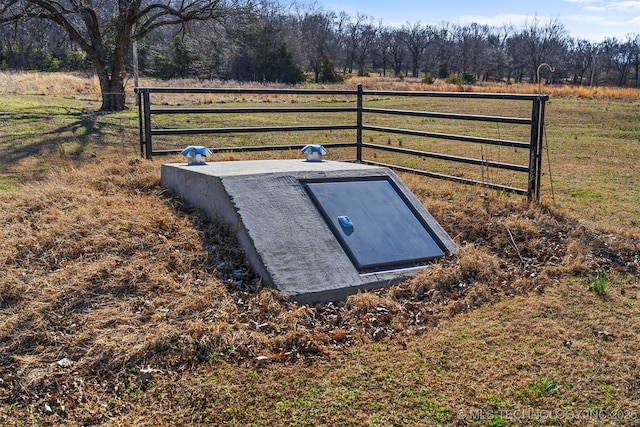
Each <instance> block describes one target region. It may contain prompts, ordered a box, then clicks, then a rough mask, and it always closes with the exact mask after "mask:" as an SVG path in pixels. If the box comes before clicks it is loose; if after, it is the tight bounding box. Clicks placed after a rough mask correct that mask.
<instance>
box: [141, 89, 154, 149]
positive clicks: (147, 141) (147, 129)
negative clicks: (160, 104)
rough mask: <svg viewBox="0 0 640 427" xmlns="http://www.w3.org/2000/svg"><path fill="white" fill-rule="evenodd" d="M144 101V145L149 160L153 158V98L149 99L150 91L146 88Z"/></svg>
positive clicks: (143, 94)
mask: <svg viewBox="0 0 640 427" xmlns="http://www.w3.org/2000/svg"><path fill="white" fill-rule="evenodd" d="M142 98H143V103H144V145H145V154H146V157H147V159H148V160H152V157H153V155H152V153H153V147H152V145H151V144H152V143H151V100H150V99H149V98H150V97H149V91H148V90H144V91H143V93H142Z"/></svg>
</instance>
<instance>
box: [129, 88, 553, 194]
mask: <svg viewBox="0 0 640 427" xmlns="http://www.w3.org/2000/svg"><path fill="white" fill-rule="evenodd" d="M135 92H136V96H137V101H138V106H139V107H138V114H139V124H140V134H139V137H140V154H141V156H143V157H146V158H147V159H152V157H153V156H154V155H163V154H177V153H180V151H181V150H177V149H169V150H166V149H165V150H154V146H153V143H154V137H155V136H168V135H199V134H202V135H207V134H209V135H211V134H243V133H263V132H307V131H325V130H326V131H334V130H336V131H338V130H339V131H355V135H354V136H355V141H352V142H329V143H325V144H322V145H323V146H325V147H339V148H349V147H353V148H355V161H357V162H360V163H366V164H372V165H381V166H386V167H390V168H394V169H397V170H402V171H407V172H412V173H417V174H420V175H423V176H428V177H433V178H439V179H445V180H450V181H455V182H461V183H465V184H473V185H482V186H486V187H488V188H492V189H496V190H500V191H506V192H511V193H517V194H522V195H526V196H527V197H528V199H529V200H535V201H539V199H540V181H541V175H542V173H541V168H542V143H543V132H544V113H545V103H546V102H547V101H548V100H549V96H548V95H535V94H504V93H474V92H419V91H379V90H364V88H363V86H362V85H361V84H359V85H358V86H357V89H356V90H310V89H251V88H238V89H233V88H160V87H156V88H152V87H138V88H135ZM152 94H169V95H172V94H176V95H177V94H241V95H268V96H278V95H292V96H310V95H320V96H342V97H347V98H350V99H353V100H354V101H355V106H346V107H334V106H332V107H289V106H287V107H268V108H260V107H252V108H232V107H230V108H204V107H203V108H194V107H175V108H168V107H155V106H153V107H152V102H151V95H152ZM371 97H378V98H379V97H390V98H396V97H420V98H456V99H463V100H465V99H482V100H504V101H508V102H512V101H513V102H518V101H525V102H530V103H531V114H530V116H529V117H506V116H490V115H484V114H461V113H444V112H434V111H416V110H406V109H390V108H374V107H368V106H367V107H365V101H367V99H375V98H371ZM367 102H372V101H367ZM250 113H263V114H306V113H314V114H320V115H321V114H326V113H340V114H354V115H355V120H354V122H351V123H343V124H304V125H286V126H244V127H200V128H162V127H158V126H154V125H152V117H154V116H170V115H180V114H181V115H185V114H186V115H210V116H213V115H223V114H240V115H243V114H250ZM365 114H366V115H367V117H369V116H371V117H379V116H396V117H399V116H402V117H414V118H422V119H441V120H457V121H467V122H485V123H496V124H506V125H516V126H518V125H524V126H528V127H529V132H528V134H529V140H528V141H519V140H509V139H503V138H487V137H482V136H470V135H457V134H449V133H442V132H430V131H424V130H418V129H404V128H397V127H388V126H378V125H375V124H367V123H365ZM363 131H369V132H374V133H377V134H396V135H407V136H412V137H418V138H430V139H432V140H448V141H456V142H464V143H471V144H483V145H486V146H497V147H513V148H514V149H522V150H528V162H527V164H514V163H508V162H501V161H490V160H487V159H484V158H473V157H466V156H460V155H453V154H443V153H437V152H432V151H424V150H418V149H412V148H403V147H394V146H390V145H382V144H376V143H373V142H366V143H365V142H363ZM304 145H306V144H288V145H287V144H282V145H254V146H238V147H208V148H209V149H210V150H211V151H212V152H214V153H216V152H217V153H219V152H256V151H268V150H291V149H300V148H302V147H304ZM364 149H367V150H371V151H373V152H375V151H381V152H386V153H396V154H402V155H407V156H413V157H419V158H422V159H435V160H439V161H445V162H453V163H460V164H467V165H477V166H480V167H483V168H492V169H498V170H500V169H501V170H508V171H511V172H516V173H522V174H527V177H526V178H527V179H526V181H527V188H519V187H515V186H510V185H502V184H499V183H494V182H489V181H487V180H484V179H483V180H477V179H469V178H465V177H461V176H455V175H451V174H445V173H438V172H434V171H429V170H424V169H421V168H415V167H407V166H402V165H400V164H393V163H383V162H379V161H376V160H374V159H375V155H374V157H373V158H365V157H364V155H363V151H364Z"/></svg>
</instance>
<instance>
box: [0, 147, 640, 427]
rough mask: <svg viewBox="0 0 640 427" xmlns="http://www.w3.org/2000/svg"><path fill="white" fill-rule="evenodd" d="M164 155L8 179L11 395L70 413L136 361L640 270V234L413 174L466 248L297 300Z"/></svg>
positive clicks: (244, 345)
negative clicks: (392, 276)
mask: <svg viewBox="0 0 640 427" xmlns="http://www.w3.org/2000/svg"><path fill="white" fill-rule="evenodd" d="M158 169H159V167H158V164H154V163H151V162H146V161H142V160H138V159H133V160H130V161H128V162H121V163H115V162H109V161H107V162H104V163H98V164H96V165H94V166H90V167H83V168H82V169H67V170H66V171H63V172H60V173H58V174H56V176H55V177H53V178H52V179H50V180H49V181H47V182H41V183H38V184H29V185H27V186H25V187H23V188H22V189H21V190H20V191H10V192H4V193H2V194H1V197H2V203H1V204H0V207H1V209H2V215H1V216H0V218H1V219H0V221H1V222H2V224H1V227H0V230H1V231H0V233H2V234H1V235H0V238H1V239H2V242H3V243H2V245H1V246H0V248H1V249H0V252H1V253H0V342H2V343H3V344H2V346H1V347H0V400H1V401H2V402H3V405H11V406H12V407H13V408H18V409H19V408H27V409H28V408H38V409H33V410H36V411H39V410H40V408H44V411H45V412H56V411H61V410H63V411H64V413H65V416H67V417H71V418H73V414H74V413H75V412H74V411H76V412H77V413H80V412H82V410H81V408H82V407H83V406H89V403H90V402H91V401H92V400H94V399H96V398H97V397H96V396H110V395H114V394H115V395H117V394H118V393H123V392H124V390H125V389H126V388H127V382H128V381H130V374H131V373H132V372H134V373H135V375H136V377H137V379H138V381H139V382H140V384H142V385H144V384H146V383H148V382H149V381H150V380H152V379H153V377H154V374H155V373H156V372H162V370H174V371H176V370H177V371H179V370H189V369H193V368H195V367H197V366H198V365H199V364H202V363H206V362H209V361H226V362H228V363H234V364H236V363H237V364H240V365H242V366H247V367H251V366H259V365H265V364H283V365H294V364H309V363H311V364H313V363H316V362H317V361H321V360H326V359H331V358H332V357H334V356H336V355H339V354H341V353H344V352H345V351H348V349H349V348H350V347H352V346H355V345H359V344H362V343H373V342H387V343H389V342H393V343H397V344H398V345H400V346H402V345H405V344H404V342H405V340H408V339H411V337H417V336H421V335H423V334H429V333H430V332H431V331H433V330H434V329H436V328H438V327H439V325H440V324H441V322H443V321H446V320H449V319H451V318H453V317H455V316H456V315H459V314H460V313H464V312H468V311H472V310H474V309H477V308H479V307H481V306H483V305H487V304H493V303H497V302H499V301H501V300H504V299H507V298H511V297H514V296H516V295H528V294H531V293H537V294H543V293H544V292H545V288H546V287H547V286H550V285H553V284H554V283H558V282H559V281H561V280H566V279H568V278H580V279H581V280H582V279H585V278H589V277H594V275H597V274H604V275H608V276H616V277H622V278H624V277H630V278H632V280H635V281H637V278H638V276H639V268H640V259H639V257H640V255H639V254H640V246H639V241H640V240H639V239H638V236H634V235H631V234H624V233H621V232H613V231H611V230H602V229H598V228H596V227H595V226H593V225H589V224H587V223H581V222H579V221H577V220H574V219H571V218H567V217H565V216H563V215H562V214H561V213H560V212H558V211H557V210H555V209H554V208H552V207H545V206H536V205H532V204H529V203H527V202H526V200H523V199H522V198H520V197H508V196H504V195H495V194H484V193H482V191H481V190H478V189H467V188H464V189H461V188H460V187H459V186H458V187H454V186H448V185H439V186H437V188H433V187H434V186H432V185H427V183H425V182H424V179H422V178H418V177H414V176H410V175H403V179H404V180H405V182H406V183H407V184H408V185H409V187H410V188H412V190H413V191H414V192H415V193H416V195H417V196H418V198H420V199H421V200H422V202H423V203H425V205H426V206H427V208H428V209H429V210H430V212H431V213H432V214H433V215H434V217H435V218H436V219H437V220H438V222H439V223H440V224H441V225H442V226H443V227H444V228H445V229H446V231H447V232H448V233H449V235H450V236H452V237H453V238H454V240H455V241H456V243H457V244H458V245H459V252H458V253H457V254H456V255H454V256H449V257H446V258H444V259H441V260H439V261H437V262H435V263H434V264H433V265H432V266H431V268H429V269H427V270H425V271H423V272H421V273H419V274H418V275H416V276H414V277H412V278H410V279H407V280H405V281H403V282H401V283H399V284H396V285H393V286H391V287H388V288H385V289H381V290H378V291H372V292H362V293H359V294H357V295H353V296H351V297H349V298H348V299H347V300H346V301H342V302H334V303H327V304H318V305H316V306H306V305H299V304H297V303H295V302H293V301H289V300H287V298H286V297H284V296H283V295H281V294H279V293H278V292H277V291H275V290H272V289H268V288H265V287H263V286H262V284H261V282H260V279H259V278H258V277H257V276H256V275H255V274H253V273H252V271H251V270H250V268H249V267H248V265H247V262H246V259H245V258H244V254H243V252H242V251H241V250H240V249H239V248H238V246H237V244H236V242H235V240H234V237H233V235H232V233H231V232H230V231H229V230H228V229H227V228H225V227H224V226H221V225H219V224H217V223H215V222H213V221H211V220H209V219H208V218H207V217H206V216H205V215H204V214H203V213H202V212H200V211H198V210H195V209H192V208H190V207H189V206H187V205H185V204H184V203H183V202H182V201H181V199H180V198H179V197H177V196H176V195H174V194H171V193H170V192H168V191H166V190H164V189H163V188H161V187H160V185H159V172H158ZM585 280H586V279H585ZM636 297H637V296H636V295H635V294H634V295H633V296H631V297H630V298H636ZM605 338H606V337H605ZM103 416H104V414H93V415H91V416H89V415H86V414H85V415H84V417H85V418H84V419H85V421H86V420H89V421H87V422H86V423H87V424H91V421H93V422H98V421H99V420H100V419H101V417H103Z"/></svg>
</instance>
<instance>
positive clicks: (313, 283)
mask: <svg viewBox="0 0 640 427" xmlns="http://www.w3.org/2000/svg"><path fill="white" fill-rule="evenodd" d="M161 176H162V178H161V182H162V185H163V186H164V187H166V188H169V189H171V190H173V191H174V192H176V193H177V194H179V195H181V196H182V197H183V198H184V199H185V201H186V202H187V203H189V204H191V205H192V206H195V207H198V208H201V209H203V210H204V211H205V212H206V213H207V215H208V216H209V217H210V218H213V219H217V220H219V221H221V222H223V223H226V224H228V225H229V226H231V228H232V229H233V230H234V231H235V233H236V237H237V239H238V242H239V243H240V245H241V246H242V248H243V249H244V250H245V252H246V255H247V258H248V261H249V264H250V266H251V268H253V269H254V271H255V272H256V273H257V274H258V275H260V276H261V277H262V279H263V281H264V282H265V283H266V284H267V285H269V286H273V287H276V288H277V289H278V290H280V291H281V292H283V293H284V294H287V295H289V296H291V297H292V298H294V299H296V300H298V301H300V302H302V303H313V302H319V301H328V300H339V299H344V298H346V296H348V295H350V294H354V293H356V292H357V291H358V290H359V289H371V288H375V287H380V286H384V285H388V284H391V283H393V282H397V281H398V280H401V279H403V278H405V277H407V276H409V275H411V274H415V273H416V272H417V271H419V270H420V269H422V268H424V267H417V268H407V269H399V270H389V271H384V272H376V273H368V274H360V273H359V272H358V271H357V269H356V268H355V267H354V265H353V264H352V263H351V261H350V259H349V257H348V256H347V255H346V253H345V252H344V250H343V249H342V247H341V246H340V243H339V242H338V241H337V240H336V238H335V237H334V235H333V233H332V232H331V230H330V229H329V227H328V225H327V224H326V222H325V221H324V219H323V218H322V216H321V214H320V213H319V212H318V210H317V209H316V207H315V205H314V204H313V201H312V200H311V199H310V197H309V196H308V195H307V193H306V192H305V190H304V188H303V187H302V185H301V183H300V181H301V180H310V179H321V178H332V179H335V178H362V177H390V178H391V179H392V180H393V181H394V182H395V183H396V185H397V186H398V188H399V189H400V190H401V191H402V192H403V194H404V195H405V197H406V198H407V199H408V200H409V201H410V203H411V204H412V205H413V206H414V207H415V209H416V210H417V211H418V213H419V215H421V216H422V217H423V219H424V220H425V221H426V222H427V224H429V226H430V227H431V228H432V230H433V231H434V232H435V234H436V235H437V236H438V238H439V239H440V241H441V242H442V243H443V244H444V245H445V247H446V251H447V252H455V250H456V246H455V244H454V243H453V241H452V240H451V239H450V237H449V236H448V235H447V234H446V233H445V232H444V230H442V228H441V227H440V225H439V224H437V222H436V221H435V220H434V219H433V217H432V216H431V214H429V212H427V210H426V209H425V208H424V206H422V204H421V203H420V202H419V201H418V199H417V198H416V197H415V196H414V195H413V193H411V192H410V191H409V190H408V189H407V187H406V186H405V185H404V184H403V183H402V181H400V179H399V178H398V177H397V176H396V175H395V174H394V173H393V172H392V171H391V170H389V169H387V168H382V167H375V166H366V165H360V164H355V163H346V162H333V161H323V162H306V161H303V160H254V161H233V162H213V163H207V164H206V165H198V166H187V165H186V163H180V164H165V165H162V175H161Z"/></svg>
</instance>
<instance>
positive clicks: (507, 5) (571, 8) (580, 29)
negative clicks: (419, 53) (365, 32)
mask: <svg viewBox="0 0 640 427" xmlns="http://www.w3.org/2000/svg"><path fill="white" fill-rule="evenodd" d="M298 1H299V2H301V3H316V4H317V5H320V6H322V8H323V9H324V10H329V11H334V12H342V11H344V12H347V13H348V14H349V15H351V16H355V15H356V14H357V13H362V14H366V15H368V16H371V17H373V18H374V19H375V20H376V21H382V22H383V23H384V24H386V25H394V26H400V25H402V24H405V23H407V22H409V23H416V22H418V21H419V22H421V23H423V24H440V23H442V22H450V23H455V24H468V23H473V22H475V23H478V24H487V25H491V26H501V25H502V24H513V25H514V26H516V28H520V27H521V26H522V24H523V23H524V22H525V20H527V19H528V20H529V22H532V20H533V19H538V22H539V23H541V24H543V25H544V24H545V23H547V22H549V20H551V19H557V20H558V21H559V22H561V23H562V24H563V25H564V27H565V29H566V30H567V31H568V33H569V35H571V36H572V37H574V38H583V39H588V40H592V41H596V42H599V41H602V40H604V39H605V38H607V37H616V38H618V39H619V40H621V41H624V40H626V39H627V35H628V34H634V35H638V34H640V0H622V1H619V0H533V1H522V0H511V1H491V0H489V1H481V0H471V1H469V0H436V1H425V0H422V1H408V0H403V1H402V0H401V1H398V0H396V1H394V0H298Z"/></svg>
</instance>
